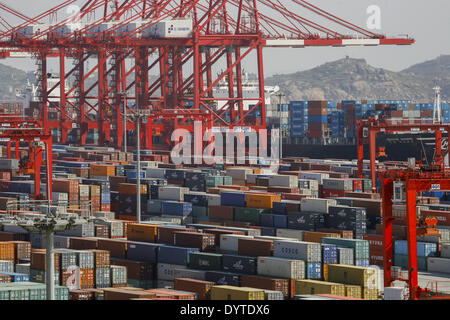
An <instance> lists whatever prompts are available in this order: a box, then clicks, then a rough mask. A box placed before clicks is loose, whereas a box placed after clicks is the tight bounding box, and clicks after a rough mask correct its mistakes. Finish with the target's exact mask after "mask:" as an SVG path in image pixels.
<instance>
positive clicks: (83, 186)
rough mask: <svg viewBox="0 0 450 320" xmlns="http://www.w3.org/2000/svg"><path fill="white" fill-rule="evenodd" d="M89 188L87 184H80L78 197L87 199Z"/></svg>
mask: <svg viewBox="0 0 450 320" xmlns="http://www.w3.org/2000/svg"><path fill="white" fill-rule="evenodd" d="M89 188H90V186H89V185H87V184H80V185H79V189H80V197H89V190H90V189H89ZM67 198H68V197H67Z"/></svg>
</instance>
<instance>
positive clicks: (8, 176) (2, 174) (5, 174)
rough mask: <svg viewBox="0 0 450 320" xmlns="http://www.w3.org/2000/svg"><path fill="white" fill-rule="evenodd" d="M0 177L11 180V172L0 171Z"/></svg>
mask: <svg viewBox="0 0 450 320" xmlns="http://www.w3.org/2000/svg"><path fill="white" fill-rule="evenodd" d="M0 179H1V180H8V181H9V180H11V172H8V171H2V172H0Z"/></svg>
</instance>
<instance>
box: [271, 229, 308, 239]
mask: <svg viewBox="0 0 450 320" xmlns="http://www.w3.org/2000/svg"><path fill="white" fill-rule="evenodd" d="M304 232H305V231H303V230H295V229H277V237H284V238H292V239H296V240H300V241H303V234H304Z"/></svg>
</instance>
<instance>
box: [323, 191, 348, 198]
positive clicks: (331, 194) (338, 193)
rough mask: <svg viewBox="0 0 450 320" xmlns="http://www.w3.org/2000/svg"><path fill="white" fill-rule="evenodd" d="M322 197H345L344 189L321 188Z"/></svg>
mask: <svg viewBox="0 0 450 320" xmlns="http://www.w3.org/2000/svg"><path fill="white" fill-rule="evenodd" d="M322 197H323V198H334V197H345V190H328V189H323V190H322Z"/></svg>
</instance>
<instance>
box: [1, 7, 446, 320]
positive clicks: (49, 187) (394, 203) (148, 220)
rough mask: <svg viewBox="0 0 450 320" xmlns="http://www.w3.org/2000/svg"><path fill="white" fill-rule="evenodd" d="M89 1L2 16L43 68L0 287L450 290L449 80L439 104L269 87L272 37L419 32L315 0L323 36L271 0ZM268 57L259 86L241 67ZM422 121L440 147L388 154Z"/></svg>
mask: <svg viewBox="0 0 450 320" xmlns="http://www.w3.org/2000/svg"><path fill="white" fill-rule="evenodd" d="M75 2H77V1H66V2H62V1H61V4H59V5H58V6H56V7H53V8H51V9H50V10H48V11H45V12H43V13H41V14H40V15H39V16H36V18H34V19H31V18H27V17H26V16H24V15H23V14H21V10H14V9H12V8H10V7H8V6H6V5H3V4H0V16H1V11H2V10H6V9H7V12H9V13H11V12H14V13H15V16H16V18H19V19H22V22H21V24H17V25H16V26H15V27H14V28H11V29H10V30H9V29H8V30H2V33H1V35H0V38H1V39H0V46H1V47H2V49H1V50H2V54H4V58H8V59H13V58H15V57H16V58H17V57H20V58H26V59H32V60H33V61H34V62H36V72H35V75H36V85H33V95H32V96H29V97H28V100H27V101H25V102H23V101H22V102H21V103H18V102H14V103H12V102H11V103H0V300H22V301H25V300H28V301H31V300H59V301H63V300H72V301H88V300H91V301H92V300H96V301H99V300H106V301H107V300H115V301H118V300H140V301H142V300H148V301H152V300H153V301H161V300H183V301H184V302H183V303H186V305H187V307H188V308H189V303H192V304H194V302H193V301H197V300H200V301H201V303H204V305H205V306H207V305H211V306H213V305H215V304H214V303H217V301H231V300H235V301H249V306H250V305H251V303H259V302H258V301H266V302H264V304H266V303H274V304H275V303H276V302H277V301H289V303H292V304H299V305H300V304H301V303H303V302H296V301H298V300H302V301H306V300H320V301H322V300H345V301H354V300H365V301H367V300H371V301H375V300H390V301H392V300H420V299H428V300H433V299H436V300H438V299H445V298H448V297H449V296H450V287H448V286H446V283H450V202H448V201H447V199H448V192H450V175H449V172H448V157H449V153H448V152H447V151H446V150H444V149H443V148H442V146H441V142H442V139H443V138H445V134H447V135H448V131H449V130H450V113H449V112H450V111H449V110H450V109H449V105H448V103H445V102H444V103H441V102H440V93H439V89H436V88H435V90H436V99H437V103H430V104H425V103H416V102H414V101H412V100H398V99H396V100H344V101H339V102H338V101H331V100H311V101H306V100H305V101H290V102H289V103H286V104H283V103H281V102H280V103H279V104H274V103H272V102H271V99H270V98H271V97H272V96H273V95H274V94H275V93H276V92H277V90H278V89H279V88H274V87H266V86H264V72H263V48H266V47H267V48H285V49H289V50H296V48H303V47H330V46H342V47H345V46H382V45H406V46H407V45H411V44H413V43H414V42H415V40H414V39H412V38H410V37H392V38H391V37H387V36H385V35H379V34H377V33H374V32H372V31H369V30H365V29H363V28H360V27H356V26H354V25H353V24H350V23H349V22H346V21H344V20H341V19H339V20H336V19H335V18H336V17H335V16H333V15H331V14H329V13H327V12H326V11H324V10H321V9H320V14H319V12H318V11H317V10H319V9H317V7H314V6H312V5H311V4H309V3H307V2H306V1H292V3H291V5H294V6H295V5H297V6H299V5H300V7H302V10H307V11H309V13H310V14H316V15H317V14H319V15H320V16H321V17H322V18H325V20H327V22H326V25H327V27H329V28H335V29H333V30H336V31H335V32H331V30H332V29H328V28H325V27H323V26H321V25H318V24H316V23H311V22H309V23H308V24H307V25H308V26H309V27H311V28H312V29H314V30H315V31H314V33H311V32H310V31H308V32H309V34H308V33H303V32H300V31H299V30H300V29H299V28H301V27H302V26H303V24H304V23H305V21H310V20H305V19H304V18H302V17H301V16H299V15H298V14H297V12H300V8H297V9H289V10H288V9H287V8H286V7H284V6H283V5H281V4H280V5H278V4H275V3H272V2H271V1H259V0H258V1H254V2H253V4H250V3H248V5H242V2H241V3H239V1H231V3H227V2H226V1H223V2H221V1H219V3H222V5H220V6H218V5H217V4H212V3H208V1H200V3H195V2H191V1H186V2H184V1H182V2H181V3H178V2H176V1H168V3H169V2H170V3H171V6H168V7H165V6H162V5H161V4H156V3H154V2H152V3H150V2H147V1H140V2H139V1H137V2H136V1H131V2H129V1H109V0H101V1H98V0H97V1H93V0H83V1H78V2H77V3H78V4H80V3H81V4H82V6H81V11H80V16H79V17H76V18H73V17H72V18H70V17H69V18H67V19H66V20H64V19H63V18H62V17H61V14H62V13H63V12H64V11H65V10H67V9H68V8H70V7H69V5H71V4H73V3H75ZM138 2H139V3H138ZM287 2H291V1H287ZM227 6H230V8H231V7H233V10H229V11H227ZM216 7H217V8H216ZM230 8H229V9H230ZM291 10H292V12H291ZM235 11H236V12H235ZM175 12H177V13H175ZM270 13H271V14H270ZM58 14H59V16H58ZM221 14H223V15H224V16H225V19H223V18H222V17H221V16H220V17H218V16H219V15H221ZM55 17H57V18H55ZM269 17H273V18H269ZM55 19H56V21H54V20H55ZM274 19H280V21H276V20H274ZM49 20H50V21H52V23H49V22H48V21H49ZM94 20H95V21H94ZM224 24H228V25H226V26H225V25H224ZM288 25H293V26H294V27H290V26H288ZM332 26H333V27H332ZM3 27H4V26H3ZM303 27H304V26H303ZM272 29H273V30H274V32H275V34H272V31H268V30H272ZM327 30H328V31H327ZM337 30H339V31H337ZM349 31H352V32H356V33H357V34H356V35H354V36H349V35H348V34H349ZM288 34H289V36H286V35H288ZM346 34H347V35H346ZM321 50H324V49H321ZM371 50H375V49H371ZM252 55H253V59H254V58H255V57H256V67H257V75H256V77H257V82H256V84H249V83H248V82H247V75H246V74H245V75H243V67H242V65H245V63H246V61H248V60H249V59H250V58H248V56H252ZM50 61H52V63H56V64H57V65H58V68H59V71H60V73H59V75H56V74H52V73H51V72H50V69H51V68H50V67H49V65H50ZM69 61H70V63H72V66H69ZM88 62H89V63H88ZM250 62H251V63H254V62H255V61H250ZM92 64H94V67H93V66H92ZM219 67H221V68H223V67H224V68H225V69H223V70H221V71H220V72H218V74H216V72H217V70H218V68H219ZM155 72H156V74H157V75H156V76H155ZM155 77H156V78H155ZM153 78H155V79H153ZM243 80H244V81H243ZM243 82H244V84H243ZM249 87H252V89H249ZM255 88H256V89H255ZM250 91H251V92H252V94H253V95H252V94H250ZM219 93H220V94H219ZM266 94H267V96H266ZM386 99H387V98H386ZM277 121H278V122H277ZM411 126H414V127H415V128H417V130H416V131H420V132H424V131H426V132H427V133H431V134H434V135H435V139H436V146H435V148H434V155H433V157H432V158H433V160H432V161H431V162H430V163H423V162H422V161H421V159H414V158H412V157H409V156H408V155H407V154H405V155H404V158H403V159H402V160H401V161H397V160H396V161H394V160H392V159H389V157H385V159H381V158H380V154H381V151H382V150H379V149H376V148H377V140H376V139H375V138H376V135H377V133H380V134H382V133H388V132H389V133H398V132H400V131H407V130H409V128H410V127H411ZM221 140H222V142H223V143H221V142H220V141H221ZM235 143H236V144H235ZM307 144H310V145H315V146H319V147H320V148H327V146H328V145H330V144H334V145H345V146H347V147H349V146H350V147H352V148H353V149H354V151H355V156H352V155H347V156H346V157H341V156H339V155H336V157H329V158H327V157H314V156H303V155H300V154H299V153H297V154H296V153H295V152H293V153H292V152H291V151H292V150H287V152H286V149H285V148H287V149H289V146H294V147H293V148H294V149H295V148H298V147H299V146H301V145H307ZM365 145H366V146H367V145H369V149H370V150H369V152H364V146H365ZM283 151H284V152H283ZM269 153H270V155H269ZM224 154H226V157H225V156H224ZM185 300H187V301H185ZM213 301H215V302H213ZM255 301H256V302H255ZM269 301H270V302H269ZM195 305H196V306H198V304H195ZM267 305H269V304H267ZM205 308H206V307H205ZM193 310H194V311H192V310H191V311H189V312H190V313H188V309H187V310H185V312H186V313H184V314H191V315H194V314H196V313H195V312H198V310H197V309H195V308H194V309H193ZM196 310H197V311H196ZM199 310H200V309H199ZM205 310H209V309H205ZM266 311H267V310H266ZM266 311H264V312H266ZM182 314H183V313H182ZM212 314H213V311H211V313H210V316H212Z"/></svg>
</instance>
